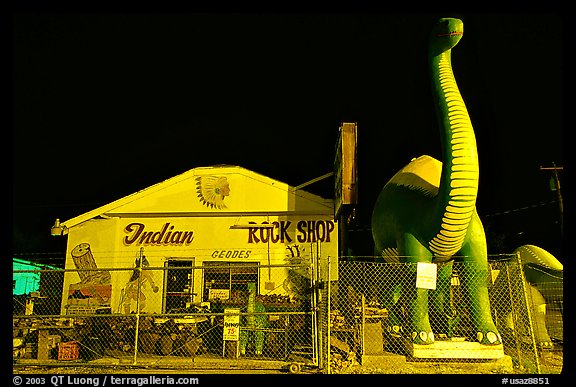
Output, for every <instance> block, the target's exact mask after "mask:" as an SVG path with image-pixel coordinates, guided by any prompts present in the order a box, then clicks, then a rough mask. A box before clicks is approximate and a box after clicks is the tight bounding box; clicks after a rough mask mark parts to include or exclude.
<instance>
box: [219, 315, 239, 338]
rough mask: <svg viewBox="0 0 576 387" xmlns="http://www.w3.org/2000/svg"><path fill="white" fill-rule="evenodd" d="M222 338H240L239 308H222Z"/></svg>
mask: <svg viewBox="0 0 576 387" xmlns="http://www.w3.org/2000/svg"><path fill="white" fill-rule="evenodd" d="M222 337H223V339H224V340H229V341H238V340H240V309H237V308H233V309H224V331H223V336H222Z"/></svg>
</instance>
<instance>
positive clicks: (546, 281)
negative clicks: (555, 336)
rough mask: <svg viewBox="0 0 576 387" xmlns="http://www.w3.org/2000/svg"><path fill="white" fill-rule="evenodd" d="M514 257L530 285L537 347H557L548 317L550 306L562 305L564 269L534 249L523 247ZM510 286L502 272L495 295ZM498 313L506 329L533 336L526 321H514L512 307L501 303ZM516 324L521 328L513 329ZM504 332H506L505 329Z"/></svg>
mask: <svg viewBox="0 0 576 387" xmlns="http://www.w3.org/2000/svg"><path fill="white" fill-rule="evenodd" d="M514 255H516V256H517V257H519V259H520V262H521V264H522V270H523V272H524V277H525V278H526V282H527V291H528V295H529V296H530V297H529V307H530V314H531V317H532V327H533V328H534V338H535V341H536V345H537V346H538V347H539V348H540V349H551V348H553V347H554V344H553V342H552V339H551V338H550V335H549V333H548V326H547V325H546V314H547V308H548V306H549V305H552V304H558V303H560V304H561V303H563V299H564V295H563V289H564V284H563V282H564V266H563V265H562V263H561V262H560V261H558V259H556V257H554V256H553V255H552V254H550V253H549V252H548V251H546V250H544V249H543V248H541V247H538V246H534V245H523V246H520V247H518V248H517V249H515V250H514ZM508 286H509V284H508V280H507V278H506V276H505V275H503V274H502V273H501V272H500V273H498V276H497V277H496V280H495V281H494V287H495V289H497V290H496V291H506V289H507V288H508ZM499 309H500V310H499V312H500V314H501V315H502V316H504V317H503V318H502V321H501V323H503V324H505V328H507V329H512V330H514V331H517V332H526V333H527V332H530V330H529V329H528V328H529V327H528V326H527V324H525V323H526V322H527V319H525V318H517V319H516V320H514V319H513V317H512V308H511V305H510V303H501V305H499ZM562 310H563V307H562V305H560V311H562ZM514 321H516V323H517V324H521V325H522V326H520V327H514ZM501 328H502V327H501ZM502 331H503V332H504V328H502Z"/></svg>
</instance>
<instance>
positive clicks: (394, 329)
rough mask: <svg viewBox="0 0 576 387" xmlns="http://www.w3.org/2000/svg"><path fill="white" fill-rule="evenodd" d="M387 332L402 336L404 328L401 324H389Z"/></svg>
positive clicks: (397, 336)
mask: <svg viewBox="0 0 576 387" xmlns="http://www.w3.org/2000/svg"><path fill="white" fill-rule="evenodd" d="M386 332H387V333H388V334H389V335H390V336H392V337H395V338H400V337H402V333H403V332H404V330H403V329H402V326H401V325H389V326H387V327H386Z"/></svg>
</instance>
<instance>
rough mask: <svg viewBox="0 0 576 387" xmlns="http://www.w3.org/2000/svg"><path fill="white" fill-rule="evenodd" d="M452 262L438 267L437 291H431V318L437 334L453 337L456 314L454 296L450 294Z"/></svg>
mask: <svg viewBox="0 0 576 387" xmlns="http://www.w3.org/2000/svg"><path fill="white" fill-rule="evenodd" d="M452 266H453V264H452V261H449V262H446V263H442V264H439V265H438V274H437V280H436V289H435V290H432V291H430V294H429V304H430V306H429V307H430V317H431V321H432V324H433V329H434V331H435V332H443V333H446V334H447V335H448V336H449V337H451V336H452V328H453V327H452V325H453V320H454V317H455V316H454V313H453V312H452V298H451V297H452V296H451V293H450V287H451V279H452Z"/></svg>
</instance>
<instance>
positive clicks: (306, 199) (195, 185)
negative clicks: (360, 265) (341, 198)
mask: <svg viewBox="0 0 576 387" xmlns="http://www.w3.org/2000/svg"><path fill="white" fill-rule="evenodd" d="M333 211H334V201H333V200H332V199H324V198H322V197H320V196H317V195H314V194H311V193H309V192H306V191H303V190H300V189H295V188H294V187H292V186H289V185H288V184H286V183H283V182H280V181H278V180H274V179H271V178H269V177H266V176H264V175H261V174H258V173H256V172H253V171H250V170H248V169H245V168H242V167H239V166H232V165H217V166H212V167H199V168H194V169H190V170H188V171H186V172H184V173H182V174H180V175H177V176H174V177H172V178H169V179H167V180H164V181H162V182H160V183H157V184H154V185H152V186H150V187H148V188H144V189H142V190H140V191H138V192H135V193H133V194H130V195H128V196H125V197H123V198H120V199H118V200H115V201H113V202H111V203H108V204H106V205H103V206H101V207H98V208H96V209H94V210H92V211H89V212H86V213H84V214H82V215H79V216H77V217H75V218H72V219H69V220H67V221H65V222H62V223H61V226H63V228H64V229H69V228H71V227H74V226H76V225H78V224H80V223H83V222H85V221H87V220H90V219H95V218H102V217H104V218H105V217H154V216H230V215H235V214H240V213H241V214H246V213H253V214H260V213H265V214H274V213H278V214H286V213H302V214H326V215H333ZM65 233H66V232H65Z"/></svg>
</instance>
